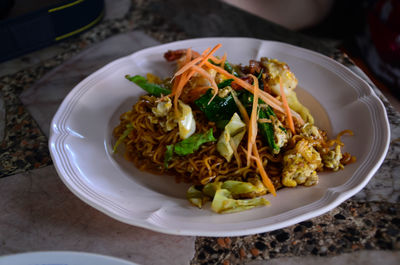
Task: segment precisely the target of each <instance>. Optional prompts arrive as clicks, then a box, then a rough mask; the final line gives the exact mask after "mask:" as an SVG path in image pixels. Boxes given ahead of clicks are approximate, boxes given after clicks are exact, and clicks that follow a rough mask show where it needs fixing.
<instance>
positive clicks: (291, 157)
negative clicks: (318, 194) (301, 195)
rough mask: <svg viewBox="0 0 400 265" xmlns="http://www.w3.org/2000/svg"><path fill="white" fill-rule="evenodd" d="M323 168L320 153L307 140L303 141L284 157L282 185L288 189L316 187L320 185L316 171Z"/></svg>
mask: <svg viewBox="0 0 400 265" xmlns="http://www.w3.org/2000/svg"><path fill="white" fill-rule="evenodd" d="M321 166H322V162H321V156H320V155H319V153H318V152H317V151H316V150H315V149H314V147H312V145H311V144H310V143H309V142H308V141H307V140H305V139H302V140H300V141H299V142H297V144H296V146H295V147H294V148H293V149H291V150H289V151H287V152H286V153H285V155H284V156H283V171H282V184H283V185H284V186H286V187H296V186H297V185H299V184H303V185H304V186H312V185H315V184H317V183H318V175H317V172H316V170H317V169H318V168H320V167H321Z"/></svg>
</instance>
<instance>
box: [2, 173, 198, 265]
mask: <svg viewBox="0 0 400 265" xmlns="http://www.w3.org/2000/svg"><path fill="white" fill-rule="evenodd" d="M0 193H1V195H2V200H1V201H0V209H1V215H0V235H1V237H0V255H4V254H11V253H20V252H26V251H51V250H57V251H62V250H65V251H85V252H90V253H98V254H103V255H108V256H115V257H119V258H122V259H125V260H130V261H132V262H135V263H137V264H142V265H158V264H177V265H178V264H179V265H185V264H188V263H189V261H190V259H191V258H192V257H193V255H194V237H189V236H187V237H182V236H174V235H165V234H160V233H156V232H153V231H150V230H147V229H143V228H138V227H134V226H131V225H127V224H124V223H121V222H119V221H116V220H114V219H112V218H110V217H108V216H106V215H104V214H103V213H101V212H99V211H97V210H95V209H94V208H92V207H90V206H89V205H87V204H86V203H84V202H82V201H81V200H80V199H78V197H76V196H75V195H74V194H72V193H71V191H69V190H68V188H67V187H66V186H65V185H64V184H63V183H62V181H61V179H60V178H59V177H58V176H57V172H56V170H55V169H54V167H53V166H48V167H45V168H41V169H35V170H33V171H30V172H27V173H21V174H18V175H15V176H12V177H8V178H3V179H0ZM0 263H1V262H0ZM35 264H36V263H35ZM52 264H53V263H52ZM62 264H64V263H62ZM68 264H69V263H68ZM10 265H12V264H10ZM42 265H44V264H42ZM47 265H50V264H47Z"/></svg>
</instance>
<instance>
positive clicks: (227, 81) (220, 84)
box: [218, 79, 233, 89]
mask: <svg viewBox="0 0 400 265" xmlns="http://www.w3.org/2000/svg"><path fill="white" fill-rule="evenodd" d="M232 81H233V79H225V80H224V81H222V82H221V83H219V84H218V88H220V89H221V88H224V87H227V86H230V85H231V84H232Z"/></svg>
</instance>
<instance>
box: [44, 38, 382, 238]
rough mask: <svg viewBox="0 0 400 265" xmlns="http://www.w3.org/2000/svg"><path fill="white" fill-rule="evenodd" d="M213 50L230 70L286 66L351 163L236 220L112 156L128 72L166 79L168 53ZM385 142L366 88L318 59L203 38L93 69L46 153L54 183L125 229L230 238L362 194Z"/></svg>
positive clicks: (57, 121) (63, 109)
mask: <svg viewBox="0 0 400 265" xmlns="http://www.w3.org/2000/svg"><path fill="white" fill-rule="evenodd" d="M217 43H221V44H222V45H223V46H222V48H221V49H220V50H219V51H218V52H217V55H222V54H223V52H227V53H228V59H229V61H230V62H232V63H243V64H247V63H248V61H249V59H259V58H260V57H262V56H267V57H273V58H277V59H279V60H281V61H284V62H287V63H288V65H289V66H290V68H291V70H292V71H293V72H294V74H295V75H296V77H297V79H298V80H299V88H298V90H297V91H298V92H297V93H298V95H299V97H300V99H301V100H302V101H303V103H304V104H305V105H306V106H307V107H309V109H310V110H311V112H312V114H313V115H314V117H315V119H316V124H317V125H318V126H320V127H321V128H324V129H326V130H327V131H328V133H329V135H330V136H331V137H333V136H334V135H336V134H337V133H339V132H340V131H342V130H344V129H350V130H353V132H354V133H355V136H354V137H344V142H345V151H349V152H350V153H351V154H353V155H355V156H356V157H357V162H356V163H354V164H350V165H348V166H346V167H345V169H344V170H340V171H338V172H328V173H321V174H319V175H320V183H319V184H318V185H316V186H313V187H310V188H305V187H298V188H295V189H283V190H281V191H279V192H278V195H277V196H276V197H273V196H272V195H267V196H266V197H267V199H268V200H270V201H271V206H269V207H259V208H255V209H252V210H249V211H245V212H241V213H235V214H225V215H221V214H215V213H213V212H212V211H211V210H210V209H209V208H205V209H197V208H195V207H193V206H191V205H190V204H189V203H188V201H187V200H186V198H185V192H186V189H187V187H188V186H187V185H185V184H176V183H175V181H174V178H173V177H170V176H156V175H152V174H149V173H145V172H141V171H139V170H137V169H136V168H135V167H134V166H133V165H132V164H130V163H128V162H127V161H125V160H124V159H123V158H122V155H121V154H117V155H114V154H112V144H113V142H114V140H113V139H112V135H111V133H112V130H113V128H114V127H115V126H116V125H117V124H118V122H119V119H118V117H119V115H120V114H121V113H123V112H125V111H127V110H129V109H130V108H131V106H132V105H133V104H134V103H135V102H136V101H137V99H138V97H139V96H140V95H142V94H144V92H143V91H142V90H141V89H140V88H139V87H137V86H135V85H134V84H132V83H131V82H129V81H127V80H125V78H124V76H125V75H126V74H141V75H145V74H146V73H148V72H152V73H154V74H156V75H158V76H162V77H166V76H169V75H170V74H171V73H172V71H173V65H172V64H170V63H167V62H166V61H165V60H164V59H163V53H164V52H166V51H167V50H169V49H181V48H187V47H192V48H193V49H194V50H197V51H202V50H204V49H205V48H207V47H212V46H214V45H215V44H217ZM388 145H389V124H388V119H387V116H386V112H385V109H384V107H383V104H382V103H381V102H380V100H379V99H378V98H377V97H376V95H375V94H374V93H373V91H372V89H371V88H370V87H369V86H368V85H367V83H366V82H364V81H363V80H361V79H360V78H359V77H358V76H356V75H354V74H353V73H352V72H350V71H349V70H348V69H347V68H345V67H343V66H342V65H341V64H339V63H337V62H335V61H334V60H332V59H329V58H328V57H325V56H323V55H321V54H318V53H315V52H312V51H309V50H306V49H302V48H298V47H295V46H291V45H288V44H284V43H279V42H272V41H263V40H257V39H248V38H204V39H193V40H185V41H179V42H174V43H169V44H165V45H161V46H157V47H152V48H148V49H145V50H142V51H139V52H136V53H134V54H132V55H129V56H127V57H124V58H121V59H118V60H116V61H114V62H112V63H110V64H108V65H106V66H104V67H103V68H101V69H100V70H98V71H96V72H95V73H93V74H92V75H90V76H89V77H87V78H86V79H84V80H83V81H82V82H81V83H79V84H78V85H77V86H76V87H75V88H74V89H73V90H72V91H71V93H70V94H69V95H68V96H67V97H66V98H65V100H64V102H63V103H62V104H61V106H60V108H59V110H58V111H57V113H56V115H55V116H54V119H53V121H52V125H51V136H50V151H51V155H52V158H53V161H54V164H55V167H56V169H57V171H58V174H59V175H60V177H61V179H62V180H63V181H64V183H65V184H66V185H67V186H68V188H69V189H70V190H71V191H72V192H73V193H75V194H76V195H77V196H78V197H79V198H81V199H82V200H83V201H85V202H86V203H88V204H89V205H91V206H93V207H95V208H96V209H98V210H100V211H102V212H104V213H106V214H108V215H109V216H111V217H113V218H115V219H117V220H120V221H122V222H125V223H128V224H132V225H135V226H140V227H144V228H148V229H151V230H155V231H159V232H163V233H169V234H178V235H198V236H237V235H246V234H253V233H259V232H266V231H271V230H275V229H278V228H282V227H286V226H289V225H292V224H295V223H298V222H300V221H304V220H306V219H309V218H312V217H315V216H318V215H321V214H323V213H325V212H327V211H329V210H331V209H333V208H334V207H336V206H337V205H339V204H340V203H341V202H343V201H344V200H346V199H348V198H349V197H351V196H352V195H354V194H355V193H357V192H358V191H359V190H361V189H362V188H363V187H364V186H365V185H366V184H367V182H368V181H369V179H370V178H371V177H372V176H373V174H374V173H375V172H376V171H377V169H378V168H379V166H380V165H381V163H382V161H383V159H384V157H385V154H386V152H387V149H388Z"/></svg>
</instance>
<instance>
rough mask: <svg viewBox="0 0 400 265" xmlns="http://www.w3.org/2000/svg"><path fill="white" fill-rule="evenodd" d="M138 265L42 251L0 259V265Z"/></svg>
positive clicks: (80, 253)
mask: <svg viewBox="0 0 400 265" xmlns="http://www.w3.org/2000/svg"><path fill="white" fill-rule="evenodd" d="M33 264H35V265H45V264H46V265H50V264H53V265H67V264H68V265H83V264H96V265H138V264H136V263H132V262H129V261H126V260H122V259H118V258H114V257H109V256H104V255H99V254H91V253H85V252H72V251H43V252H27V253H20V254H14V255H7V256H2V257H0V265H33Z"/></svg>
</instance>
